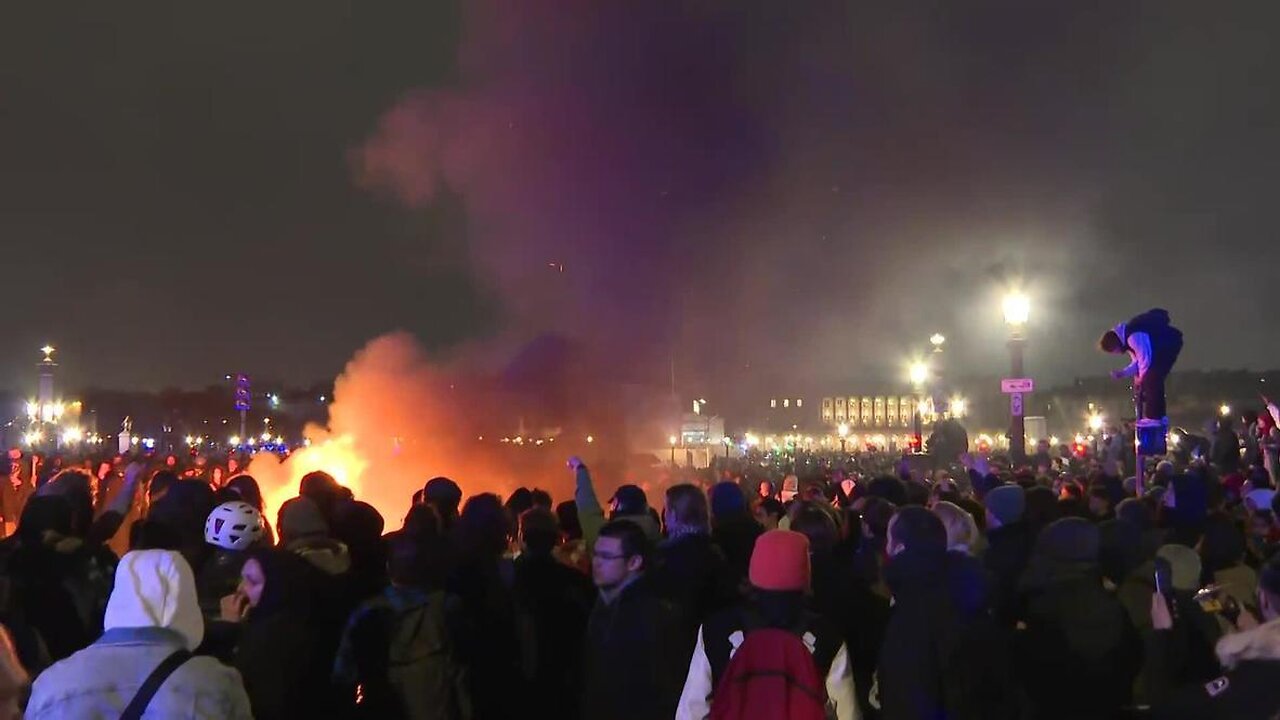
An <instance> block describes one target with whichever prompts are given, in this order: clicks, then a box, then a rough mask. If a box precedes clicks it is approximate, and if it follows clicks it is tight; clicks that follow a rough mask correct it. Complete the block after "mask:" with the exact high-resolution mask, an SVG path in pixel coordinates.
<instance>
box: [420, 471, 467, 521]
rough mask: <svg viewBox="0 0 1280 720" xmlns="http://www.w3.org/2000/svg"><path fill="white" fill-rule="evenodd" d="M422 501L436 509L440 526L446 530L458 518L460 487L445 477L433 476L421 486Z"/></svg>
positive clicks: (460, 500) (460, 499) (460, 503)
mask: <svg viewBox="0 0 1280 720" xmlns="http://www.w3.org/2000/svg"><path fill="white" fill-rule="evenodd" d="M421 497H422V502H423V503H425V504H427V505H430V506H431V507H433V508H435V509H436V514H437V515H438V516H439V517H440V525H441V527H442V528H443V529H444V530H445V531H446V532H448V531H449V530H451V529H452V528H453V524H454V523H455V522H457V520H458V508H459V507H460V506H461V505H462V488H460V487H458V483H456V482H454V481H452V480H450V479H449V478H447V477H433V478H431V479H430V480H428V481H427V484H426V485H424V486H423V487H422V493H421Z"/></svg>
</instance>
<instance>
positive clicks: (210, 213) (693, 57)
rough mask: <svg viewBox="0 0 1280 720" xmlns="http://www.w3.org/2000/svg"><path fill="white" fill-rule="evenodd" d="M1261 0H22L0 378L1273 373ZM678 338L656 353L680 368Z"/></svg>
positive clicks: (5, 44) (3, 174) (1271, 125)
mask: <svg viewBox="0 0 1280 720" xmlns="http://www.w3.org/2000/svg"><path fill="white" fill-rule="evenodd" d="M1277 26H1280V4H1277V3H1273V2H1240V3H1231V2H1226V3H1215V4H1213V5H1212V7H1210V6H1207V5H1205V3H1203V2H1200V1H1196V0H1152V1H1150V2H1116V1H1102V2H1067V1H1063V2H1053V3H1049V2H1026V0H969V1H967V2H954V1H943V0H937V1H933V2H925V1H921V2H902V3H871V2H858V3H838V2H828V1H826V0H812V1H809V2H777V1H776V0H740V1H736V2H727V1H726V2H704V1H693V2H648V3H644V2H629V1H622V0H558V1H552V0H548V1H547V2H541V1H539V2H511V0H467V1H466V2H462V3H445V2H415V3H408V2H401V1H399V0H385V1H380V2H362V3H356V2H329V1H328V0H307V1H305V2H303V1H299V0H281V1H279V2H268V3H252V4H250V3H245V4H238V5H237V4H232V5H227V4H196V3H172V2H166V3H162V2H142V3H124V4H121V3H93V4H79V3H77V4H73V5H66V4H63V3H49V2H33V3H20V4H16V5H14V6H13V7H11V8H8V9H7V10H6V13H5V17H4V20H3V22H0V239H2V240H0V243H2V244H0V247H2V248H3V251H4V254H3V258H4V261H3V265H2V267H3V268H4V280H5V290H6V293H5V294H6V298H7V302H6V303H5V312H4V315H3V316H4V322H5V326H6V329H7V332H6V333H5V341H4V352H3V354H0V388H13V389H24V388H27V387H28V386H29V385H30V384H31V383H32V382H33V378H32V375H33V367H32V366H33V363H34V362H35V361H36V360H38V358H39V354H38V352H37V351H36V348H38V347H39V346H41V345H43V344H44V343H45V342H53V343H55V344H56V345H58V347H59V348H60V350H61V356H62V357H61V359H62V361H63V366H64V370H65V373H66V377H67V379H68V382H69V383H71V384H77V385H85V384H94V385H98V386H109V387H120V388H159V387H161V386H164V385H181V386H202V385H205V384H208V383H212V382H217V381H218V380H220V379H221V378H222V376H223V374H224V373H226V372H231V371H236V370H244V371H247V372H251V373H253V374H255V375H257V376H267V377H277V378H282V379H285V380H290V381H296V382H298V383H310V382H312V381H315V380H324V379H327V378H330V377H332V376H333V375H334V374H335V373H336V372H338V371H339V370H340V369H341V367H342V365H343V363H344V362H345V361H346V360H347V358H349V357H350V355H351V354H352V352H354V351H355V350H356V349H358V348H359V347H360V346H361V345H362V344H363V343H364V342H365V341H367V340H368V339H370V338H372V337H375V336H377V335H379V334H381V333H384V332H387V331H390V330H393V329H396V328H404V329H407V330H409V331H411V332H412V333H414V334H415V335H416V336H417V337H418V338H419V339H420V340H421V341H422V342H423V343H424V344H425V345H426V346H427V347H428V348H430V349H432V350H433V351H438V352H442V353H445V352H452V353H455V354H456V353H473V354H475V355H476V356H483V357H486V358H489V359H492V360H493V361H494V364H495V365H497V364H501V361H502V359H503V358H505V357H508V356H509V353H510V352H512V351H513V350H514V349H515V348H517V347H519V346H520V345H522V344H523V343H525V342H527V341H529V340H530V339H532V338H534V337H536V336H538V335H540V334H542V333H545V332H560V333H565V334H567V335H570V336H574V337H578V338H580V339H583V340H584V341H586V342H587V343H589V344H590V346H591V347H592V348H593V349H596V350H599V351H600V353H599V357H603V358H609V359H610V364H609V366H608V367H609V368H610V369H611V370H617V371H618V372H619V373H620V374H623V375H625V376H627V377H634V378H636V379H641V380H647V379H653V378H655V377H657V378H661V377H665V376H666V374H667V373H668V372H669V369H670V359H671V357H672V356H673V355H674V357H675V361H676V365H677V367H678V373H679V377H680V379H681V383H682V385H683V386H684V387H685V388H688V389H692V388H698V390H693V391H694V392H700V391H701V389H702V388H704V387H705V388H707V390H708V392H712V393H714V392H721V393H726V392H731V391H732V389H733V388H746V390H742V392H747V391H748V390H750V391H751V392H768V391H767V390H765V388H771V387H777V388H781V387H782V386H783V385H786V384H788V383H794V380H787V379H796V378H799V379H802V382H801V384H802V385H803V386H805V387H823V386H831V387H835V386H838V385H839V384H841V383H846V384H847V383H854V382H856V381H857V380H858V379H860V378H874V377H884V378H895V379H896V378H897V377H898V376H899V375H900V374H901V367H902V365H903V362H904V360H905V359H906V358H907V357H908V356H909V355H910V354H911V353H912V352H917V351H920V350H922V349H923V348H924V347H925V345H926V340H927V338H928V337H929V335H930V334H931V333H933V332H935V331H941V332H943V333H945V334H946V335H947V336H948V338H950V343H949V350H950V352H951V358H953V359H952V362H954V363H956V366H957V367H961V368H964V369H965V370H968V371H970V372H974V373H982V372H986V371H987V370H989V369H992V368H994V371H998V370H999V368H1002V367H1003V366H1004V364H1005V363H1006V360H1005V355H1004V349H1003V347H1002V345H1001V342H1000V341H1001V337H1002V333H1003V332H1004V329H1003V327H1002V326H1001V321H1000V318H999V310H998V308H999V304H998V298H999V295H1000V294H1001V291H1002V290H1003V288H1004V287H1006V286H1007V285H1009V284H1013V283H1021V284H1022V285H1023V287H1025V289H1026V290H1027V292H1028V293H1029V294H1030V295H1031V296H1032V298H1033V300H1034V303H1035V305H1034V309H1033V326H1032V327H1031V329H1030V347H1029V358H1028V364H1029V367H1030V368H1031V369H1032V370H1033V371H1034V373H1035V374H1036V376H1037V377H1038V378H1044V379H1045V380H1047V381H1055V380H1065V379H1069V378H1070V377H1073V376H1075V375H1085V374H1096V373H1098V372H1101V371H1104V370H1105V369H1107V368H1110V367H1113V366H1114V365H1115V363H1114V362H1112V361H1110V360H1109V359H1108V358H1105V357H1103V356H1100V355H1099V354H1098V353H1096V351H1094V350H1093V348H1092V343H1093V341H1094V340H1095V338H1096V336H1097V334H1098V333H1099V332H1100V331H1101V329H1103V328H1104V327H1106V326H1109V325H1111V324H1113V323H1114V322H1116V321H1118V320H1122V319H1126V318H1127V317H1129V316H1130V315H1133V314H1135V313H1136V312H1138V311H1140V310H1143V309H1146V308H1147V307H1150V306H1153V305H1161V306H1164V307H1167V308H1168V309H1169V310H1170V311H1171V313H1172V315H1173V317H1174V320H1175V323H1177V324H1178V325H1180V326H1181V327H1182V329H1183V330H1184V332H1185V333H1186V335H1187V346H1186V350H1185V352H1184V354H1183V360H1182V366H1183V367H1201V368H1213V367H1252V368H1257V369H1261V368H1270V367H1276V366H1277V365H1278V364H1280V363H1277V362H1276V358H1277V355H1280V333H1276V332H1274V330H1275V328H1276V323H1275V321H1274V319H1273V318H1274V317H1275V315H1274V313H1275V299H1274V298H1275V292H1276V288H1277V279H1276V278H1277V267H1278V262H1277V261H1280V243H1277V240H1276V229H1275V228H1276V225H1277V221H1276V215H1275V210H1276V208H1277V207H1280V202H1278V200H1280V199H1278V198H1277V197H1276V195H1277V188H1280V133H1277V130H1276V129H1277V128H1280V90H1278V88H1280V84H1277V82H1276V78H1277V77H1280V43H1276V42H1275V41H1274V38H1273V35H1274V29H1275V28H1276V27H1277ZM673 348H674V350H673Z"/></svg>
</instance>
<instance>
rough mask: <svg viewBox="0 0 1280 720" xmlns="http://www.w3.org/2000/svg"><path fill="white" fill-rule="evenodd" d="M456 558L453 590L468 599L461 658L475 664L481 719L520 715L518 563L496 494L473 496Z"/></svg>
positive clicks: (472, 676)
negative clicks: (513, 558)
mask: <svg viewBox="0 0 1280 720" xmlns="http://www.w3.org/2000/svg"><path fill="white" fill-rule="evenodd" d="M451 535H452V541H453V547H454V551H455V552H456V557H455V561H454V566H453V568H452V572H451V573H450V576H449V582H448V590H449V592H450V593H452V594H453V595H455V596H457V597H458V599H459V601H460V602H461V604H462V613H461V630H462V634H461V635H460V636H459V640H458V650H459V657H460V659H461V661H462V663H463V664H464V665H466V666H467V667H468V668H469V670H470V671H469V672H468V674H467V681H468V693H469V695H470V697H471V699H472V706H473V709H474V712H475V717H476V718H477V720H484V719H485V718H507V717H514V716H515V713H516V712H517V707H518V706H517V704H516V703H517V700H518V698H520V697H521V696H522V695H523V687H522V684H523V683H522V680H523V679H522V677H521V674H520V644H519V643H520V639H519V626H518V624H517V621H518V618H517V614H516V605H515V596H514V594H513V592H512V588H513V585H514V584H515V565H514V563H513V562H512V561H511V560H510V559H509V558H507V557H506V556H505V555H506V551H507V545H508V540H509V537H510V518H509V517H508V516H507V511H506V508H504V507H503V505H502V500H501V499H500V498H499V497H498V496H497V495H494V494H492V493H483V494H480V495H473V496H471V497H470V498H468V499H467V502H466V504H465V505H463V506H462V514H461V515H459V516H458V521H457V523H455V524H454V526H453V531H452V533H451Z"/></svg>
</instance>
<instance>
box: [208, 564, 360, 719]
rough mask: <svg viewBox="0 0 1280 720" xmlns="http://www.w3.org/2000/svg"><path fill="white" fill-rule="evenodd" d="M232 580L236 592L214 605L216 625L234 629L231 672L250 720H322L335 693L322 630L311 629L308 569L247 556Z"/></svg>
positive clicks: (313, 622)
mask: <svg viewBox="0 0 1280 720" xmlns="http://www.w3.org/2000/svg"><path fill="white" fill-rule="evenodd" d="M240 572H241V580H240V586H239V587H238V588H237V589H236V592H235V593H234V594H232V595H229V596H227V597H226V598H224V599H223V601H222V612H221V615H222V617H221V620H222V623H229V624H232V625H233V626H234V633H233V634H234V638H235V640H234V642H235V649H234V651H233V654H232V657H231V659H230V660H231V665H232V666H234V667H235V668H236V669H238V670H239V671H240V674H241V675H242V676H243V677H244V686H245V690H246V691H247V692H248V695H249V700H250V703H251V704H252V706H253V716H254V717H255V718H257V719H258V720H271V718H292V717H323V716H324V715H325V714H327V712H328V708H331V707H333V705H331V704H330V703H332V702H334V701H335V699H336V693H334V692H333V691H332V686H331V685H330V684H329V675H330V665H331V662H332V659H333V650H332V649H330V647H329V641H328V637H327V634H328V630H327V628H326V629H325V630H324V632H318V631H317V630H318V628H317V626H316V621H318V620H319V619H320V618H318V617H317V616H316V613H315V607H316V603H315V602H313V598H314V597H315V596H316V594H317V593H316V591H315V587H316V586H315V585H314V582H313V578H314V575H315V571H314V569H313V568H312V567H311V566H310V565H309V564H308V563H307V562H306V561H305V560H303V559H302V558H300V557H298V556H297V555H294V554H292V553H289V552H282V551H280V550H275V549H267V548H255V549H253V550H251V551H250V552H249V557H248V558H247V559H246V560H245V561H244V565H243V567H242V568H241V571H240ZM220 630H221V628H220ZM338 632H339V633H340V632H341V627H339V628H338ZM336 645H337V643H336V642H334V643H333V646H334V647H336Z"/></svg>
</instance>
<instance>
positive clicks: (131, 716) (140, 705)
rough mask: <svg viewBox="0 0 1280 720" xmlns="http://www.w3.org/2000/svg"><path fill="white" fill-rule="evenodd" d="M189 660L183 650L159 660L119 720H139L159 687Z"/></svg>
mask: <svg viewBox="0 0 1280 720" xmlns="http://www.w3.org/2000/svg"><path fill="white" fill-rule="evenodd" d="M190 659H191V653H190V652H188V651H187V650H186V649H185V648H184V649H179V650H174V651H173V653H172V654H171V655H169V657H166V658H165V659H163V660H161V661H160V664H159V665H157V666H156V669H155V670H152V671H151V674H150V675H148V676H147V679H146V680H143V681H142V687H140V688H138V694H136V695H134V696H133V699H132V700H130V701H129V705H128V706H127V707H125V709H124V712H123V713H121V714H120V720H141V718H142V713H144V712H146V711H147V706H148V705H150V704H151V699H152V698H154V697H155V696H156V693H157V692H158V691H159V690H160V686H161V685H164V681H165V680H168V679H169V676H170V675H172V674H173V672H174V671H175V670H177V669H178V668H180V667H182V665H183V663H185V662H186V661H188V660H190Z"/></svg>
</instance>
